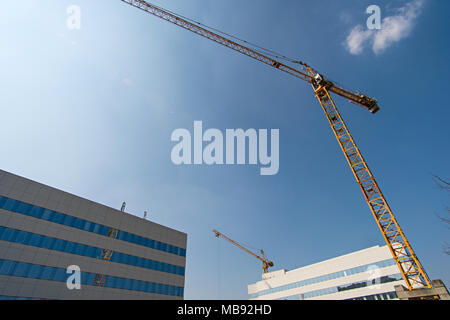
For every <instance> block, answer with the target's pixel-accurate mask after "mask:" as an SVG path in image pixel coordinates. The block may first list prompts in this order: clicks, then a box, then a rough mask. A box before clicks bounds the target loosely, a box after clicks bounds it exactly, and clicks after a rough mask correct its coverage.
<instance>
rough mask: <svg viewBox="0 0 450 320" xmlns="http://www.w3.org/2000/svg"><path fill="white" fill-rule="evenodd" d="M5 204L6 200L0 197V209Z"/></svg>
mask: <svg viewBox="0 0 450 320" xmlns="http://www.w3.org/2000/svg"><path fill="white" fill-rule="evenodd" d="M5 202H6V198H5V197H2V196H0V208H3V206H4V205H5Z"/></svg>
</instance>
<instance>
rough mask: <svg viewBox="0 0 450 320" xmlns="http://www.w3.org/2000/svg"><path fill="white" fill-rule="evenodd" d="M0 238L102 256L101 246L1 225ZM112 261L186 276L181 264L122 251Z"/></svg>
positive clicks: (86, 254) (113, 256)
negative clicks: (97, 246)
mask: <svg viewBox="0 0 450 320" xmlns="http://www.w3.org/2000/svg"><path fill="white" fill-rule="evenodd" d="M0 240H4V241H9V242H15V243H20V244H24V245H29V246H34V247H39V248H45V249H49V250H55V251H61V252H66V253H71V254H76V255H79V256H85V257H90V258H99V257H101V256H102V249H100V248H96V247H91V246H88V245H84V244H81V243H75V242H71V241H67V240H62V239H57V238H51V237H47V236H43V235H39V234H35V233H31V232H26V231H21V230H16V229H11V228H7V227H2V226H0ZM110 261H113V262H117V263H123V264H128V265H132V266H136V267H141V268H147V269H152V270H157V271H162V272H168V273H173V274H178V275H181V276H184V271H185V269H184V268H183V267H180V266H176V265H172V264H168V263H164V262H159V261H154V260H150V259H145V258H141V257H136V256H132V255H128V254H125V253H121V252H113V253H112V256H111V258H110Z"/></svg>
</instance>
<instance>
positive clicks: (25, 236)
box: [16, 231, 31, 244]
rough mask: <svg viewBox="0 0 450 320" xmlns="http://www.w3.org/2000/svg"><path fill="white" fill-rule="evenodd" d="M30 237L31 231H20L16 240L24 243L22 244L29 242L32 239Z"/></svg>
mask: <svg viewBox="0 0 450 320" xmlns="http://www.w3.org/2000/svg"><path fill="white" fill-rule="evenodd" d="M30 238H31V234H30V233H29V232H25V231H19V232H18V234H17V239H16V242H17V243H22V244H28V242H29V241H30Z"/></svg>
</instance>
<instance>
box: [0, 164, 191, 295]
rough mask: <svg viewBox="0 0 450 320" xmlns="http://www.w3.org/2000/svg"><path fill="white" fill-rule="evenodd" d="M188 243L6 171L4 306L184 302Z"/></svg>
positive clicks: (0, 204)
mask: <svg viewBox="0 0 450 320" xmlns="http://www.w3.org/2000/svg"><path fill="white" fill-rule="evenodd" d="M186 244H187V235H186V234H185V233H183V232H180V231H176V230H173V229H171V228H168V227H165V226H162V225H159V224H156V223H153V222H150V221H147V220H145V219H143V218H139V217H136V216H133V215H130V214H127V213H125V212H121V211H120V210H116V209H113V208H110V207H107V206H104V205H101V204H98V203H95V202H93V201H90V200H87V199H83V198H80V197H77V196H75V195H72V194H69V193H67V192H64V191H61V190H58V189H55V188H52V187H49V186H46V185H43V184H40V183H37V182H34V181H31V180H28V179H25V178H23V177H19V176H17V175H14V174H11V173H8V172H6V171H3V170H0V299H90V300H92V299H177V300H181V299H183V296H184V275H185V267H186ZM70 266H75V267H70ZM69 267H70V268H69ZM68 268H69V270H68ZM77 268H79V270H80V272H79V273H77V272H76V271H73V270H77ZM77 278H79V280H80V289H77V288H72V289H69V288H70V287H74V284H76V283H77ZM68 283H69V285H68Z"/></svg>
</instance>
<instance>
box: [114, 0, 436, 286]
mask: <svg viewBox="0 0 450 320" xmlns="http://www.w3.org/2000/svg"><path fill="white" fill-rule="evenodd" d="M121 1H122V2H125V3H127V4H129V5H131V6H134V7H136V8H138V9H141V10H143V11H145V12H147V13H150V14H152V15H154V16H157V17H159V18H161V19H164V20H166V21H168V22H171V23H173V24H175V25H177V26H179V27H182V28H184V29H187V30H189V31H191V32H194V33H196V34H198V35H200V36H202V37H205V38H207V39H209V40H212V41H214V42H216V43H219V44H221V45H223V46H226V47H228V48H230V49H233V50H235V51H238V52H240V53H242V54H244V55H246V56H248V57H251V58H253V59H256V60H258V61H260V62H263V63H265V64H266V65H269V66H271V67H274V68H276V69H279V70H281V71H283V72H285V73H288V74H290V75H292V76H294V77H297V78H300V79H302V80H304V81H307V82H308V83H310V84H311V86H312V88H313V90H314V94H315V96H316V98H317V99H318V100H319V103H320V105H321V106H322V109H323V111H324V112H325V115H326V117H327V119H328V122H329V124H330V126H331V128H332V130H333V132H334V134H335V136H336V139H337V140H338V143H339V145H340V147H341V149H342V151H343V153H344V155H345V157H346V159H347V162H348V164H349V166H350V168H351V170H352V172H353V174H354V176H355V178H356V181H357V183H358V185H359V186H360V188H361V191H362V193H363V195H364V199H365V200H366V202H367V204H368V205H369V208H370V210H371V212H372V214H373V216H374V218H375V221H376V223H377V225H378V227H379V229H380V231H381V233H382V235H383V238H384V240H385V241H386V244H387V245H388V248H389V250H390V252H391V254H392V256H393V258H394V260H395V262H396V264H397V266H398V268H399V270H400V273H401V274H402V277H403V279H404V281H405V284H406V285H407V286H408V288H409V290H414V289H420V288H431V287H432V285H431V281H430V279H429V277H428V275H427V274H426V272H425V270H424V268H423V267H422V265H421V263H420V262H419V259H418V258H417V256H416V254H415V253H414V251H413V249H412V247H411V245H410V244H409V242H408V240H407V239H406V236H405V235H404V233H403V231H402V229H401V228H400V226H399V224H398V223H397V220H396V219H395V216H394V214H393V213H392V211H391V209H390V207H389V205H388V203H387V201H386V199H385V197H384V196H383V194H382V192H381V190H380V188H379V187H378V184H377V183H376V181H375V178H374V177H373V175H372V173H371V171H370V169H369V167H368V166H367V163H366V162H365V160H364V158H363V156H362V155H361V152H360V151H359V149H358V147H357V146H356V143H355V141H354V140H353V137H352V136H351V134H350V132H349V130H348V128H347V126H346V125H345V123H344V121H343V119H342V117H341V116H340V114H339V111H338V110H337V108H336V105H335V104H334V102H333V100H332V99H331V96H330V92H332V93H335V94H337V95H339V96H342V97H344V98H346V99H347V100H349V101H350V102H352V103H355V104H357V105H359V106H362V107H363V108H365V109H367V110H369V111H370V112H371V113H376V112H377V111H378V110H379V106H378V103H377V100H376V99H374V98H370V97H368V96H366V95H364V94H361V93H356V92H352V91H349V90H346V89H344V88H342V87H340V86H339V85H337V84H336V83H334V82H332V81H330V80H329V79H327V78H325V77H324V76H323V75H322V74H320V73H319V72H317V71H315V70H314V69H313V68H311V67H310V66H309V65H307V64H306V63H304V62H301V61H295V63H298V64H299V65H301V68H302V70H297V69H295V68H293V67H291V66H288V65H286V64H284V63H281V62H279V61H277V60H275V59H273V58H270V57H268V56H267V55H264V54H262V53H260V52H258V51H257V50H253V49H251V48H248V47H246V46H244V45H242V44H239V43H237V42H235V41H232V40H230V39H227V38H226V37H224V36H221V35H219V34H217V33H215V32H212V31H210V30H207V29H206V28H203V27H201V26H200V25H198V24H195V23H192V22H189V21H188V20H186V19H184V18H182V17H180V16H178V15H176V14H174V13H172V12H169V11H167V10H165V9H162V8H160V7H157V6H155V5H152V4H150V3H148V2H146V1H144V0H121ZM214 232H215V233H216V236H222V237H224V238H225V239H227V240H228V241H230V242H232V243H233V244H235V245H237V246H238V247H240V248H241V249H243V250H244V251H246V252H248V253H250V254H251V255H253V256H255V257H256V258H258V259H259V260H261V261H262V262H263V269H264V272H267V268H268V266H270V265H268V262H270V261H267V260H265V258H261V257H259V256H258V255H256V254H254V253H252V252H251V251H249V250H247V249H246V248H244V247H242V246H241V245H239V244H237V243H236V242H234V241H233V240H231V239H229V238H227V237H225V236H224V235H223V234H221V233H220V232H218V231H215V230H214ZM272 265H273V264H272Z"/></svg>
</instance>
